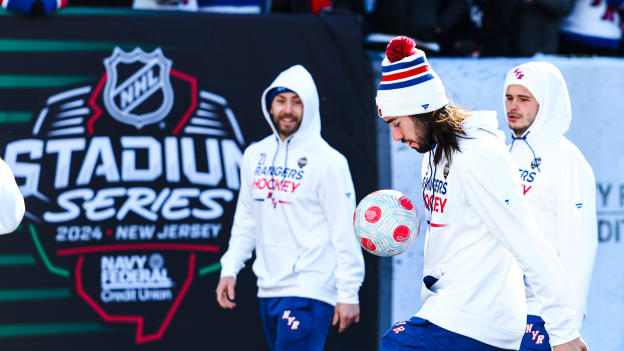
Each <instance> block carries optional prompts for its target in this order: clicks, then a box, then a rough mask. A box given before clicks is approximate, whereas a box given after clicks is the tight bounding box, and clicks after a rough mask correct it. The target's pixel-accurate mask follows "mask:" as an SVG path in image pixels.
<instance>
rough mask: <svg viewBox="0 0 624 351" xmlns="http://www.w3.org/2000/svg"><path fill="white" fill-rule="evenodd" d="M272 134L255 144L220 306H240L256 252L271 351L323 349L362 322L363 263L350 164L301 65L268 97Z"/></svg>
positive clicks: (246, 163)
mask: <svg viewBox="0 0 624 351" xmlns="http://www.w3.org/2000/svg"><path fill="white" fill-rule="evenodd" d="M261 104H262V112H263V113H264V116H265V118H266V120H267V122H268V123H269V126H270V127H271V129H272V130H273V134H272V135H269V136H268V137H266V138H264V139H262V140H261V141H259V142H257V143H255V144H252V145H251V146H249V147H248V148H247V149H246V150H245V152H244V154H243V160H242V164H241V188H240V192H239V195H238V202H237V206H236V213H235V214H234V224H233V226H232V232H231V238H230V242H229V246H228V250H227V252H226V253H225V254H224V255H223V257H222V258H221V266H222V269H221V279H220V281H219V284H218V286H217V302H218V303H219V305H220V306H221V307H223V308H226V309H231V308H234V307H235V306H236V304H235V303H234V296H235V295H234V287H235V284H236V275H237V274H238V272H239V271H240V270H241V269H242V268H243V266H244V265H245V261H246V260H248V259H249V258H250V257H251V254H252V251H253V250H254V249H255V251H256V260H255V262H254V264H253V271H254V273H255V274H256V276H257V277H258V297H259V305H260V314H261V319H262V322H263V325H264V330H265V335H266V338H267V341H268V343H269V347H270V349H271V350H323V347H324V344H325V339H326V336H327V332H328V330H329V326H330V323H331V324H332V325H336V324H338V331H339V332H342V331H343V330H344V329H345V328H347V327H348V326H349V325H350V324H351V323H353V322H358V321H359V315H360V308H359V299H358V291H359V288H360V285H361V284H362V281H363V279H364V259H363V257H362V251H361V248H360V246H359V244H358V243H357V241H356V239H355V235H354V233H353V224H352V218H353V213H354V211H355V193H354V188H353V182H352V180H351V174H350V172H349V166H348V164H347V160H346V158H345V157H344V156H343V155H341V154H340V153H339V152H338V151H336V150H335V149H333V148H332V147H331V146H330V145H329V144H327V142H325V140H323V138H322V137H321V116H320V113H319V98H318V93H317V91H316V85H315V84H314V80H313V79H312V76H311V75H310V73H309V72H308V71H307V70H306V69H305V68H304V67H303V66H300V65H296V66H293V67H290V68H289V69H287V70H285V71H284V72H282V73H280V74H279V75H278V76H277V78H275V80H274V81H273V83H272V84H271V85H270V86H269V87H268V88H267V89H266V90H265V91H264V93H263V94H262V98H261Z"/></svg>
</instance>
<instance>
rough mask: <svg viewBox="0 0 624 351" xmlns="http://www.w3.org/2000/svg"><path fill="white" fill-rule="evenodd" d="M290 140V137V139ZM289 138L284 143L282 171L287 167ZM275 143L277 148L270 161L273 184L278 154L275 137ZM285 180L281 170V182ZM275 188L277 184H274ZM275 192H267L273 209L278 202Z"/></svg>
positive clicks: (277, 139) (276, 138) (277, 140)
mask: <svg viewBox="0 0 624 351" xmlns="http://www.w3.org/2000/svg"><path fill="white" fill-rule="evenodd" d="M291 138H292V137H291ZM291 138H288V140H287V141H286V157H285V158H284V168H283V169H284V170H285V169H286V167H287V165H288V147H289V146H290V140H291ZM275 141H276V142H277V148H276V149H275V153H274V154H273V160H272V161H271V169H272V171H271V182H272V183H273V184H276V183H275V159H276V158H277V154H278V153H279V147H280V145H279V138H278V137H275ZM285 179H286V174H285V172H284V171H283V170H282V182H284V180H285ZM276 186H277V184H276ZM277 194H278V193H277V192H275V193H274V192H269V198H272V199H273V208H276V206H277V203H278V202H279V200H278V199H277V198H276V196H277Z"/></svg>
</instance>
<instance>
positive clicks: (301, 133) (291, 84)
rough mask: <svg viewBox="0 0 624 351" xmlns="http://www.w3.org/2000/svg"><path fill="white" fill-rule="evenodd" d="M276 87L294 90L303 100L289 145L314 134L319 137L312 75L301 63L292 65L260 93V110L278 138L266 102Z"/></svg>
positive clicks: (319, 122) (317, 100) (316, 94)
mask: <svg viewBox="0 0 624 351" xmlns="http://www.w3.org/2000/svg"><path fill="white" fill-rule="evenodd" d="M276 88H286V91H287V90H290V91H292V92H294V93H295V94H297V95H299V98H300V99H301V101H302V102H303V116H302V119H301V125H300V126H299V129H298V130H297V131H296V132H295V133H294V134H293V135H291V136H290V138H289V142H290V145H295V144H301V143H302V142H303V141H305V140H307V139H311V138H313V137H315V136H316V137H320V135H321V114H320V111H319V97H318V92H317V91H316V85H315V84H314V79H313V78H312V75H310V73H309V72H308V71H307V70H306V69H305V68H304V67H303V66H301V65H295V66H292V67H290V68H288V69H286V70H285V71H283V72H282V73H280V74H279V75H278V76H277V77H276V78H275V80H274V81H273V83H271V85H269V87H268V88H266V89H265V90H264V93H262V98H261V99H260V103H261V104H262V112H263V113H264V117H265V118H266V120H267V122H268V123H269V126H271V130H273V134H275V136H277V137H278V140H279V136H278V134H277V129H276V128H275V124H274V123H273V117H272V116H271V114H270V113H269V110H270V108H271V106H268V104H269V103H270V102H271V101H272V100H273V99H271V101H268V99H267V98H268V97H269V96H271V94H272V92H273V90H274V89H276Z"/></svg>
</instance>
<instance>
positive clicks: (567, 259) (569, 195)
mask: <svg viewBox="0 0 624 351" xmlns="http://www.w3.org/2000/svg"><path fill="white" fill-rule="evenodd" d="M561 166H562V167H561V168H560V172H561V174H562V176H561V177H558V178H557V184H556V185H555V186H556V189H557V194H556V201H557V227H558V228H557V229H558V234H559V259H560V260H561V264H562V265H563V268H564V269H565V270H566V272H567V273H568V277H569V278H570V281H571V282H572V286H573V287H574V292H575V293H574V294H573V295H574V300H575V301H574V307H575V308H576V318H575V324H576V327H577V329H579V330H580V329H581V326H582V324H583V317H584V315H585V304H586V302H587V294H588V292H589V285H590V282H591V276H592V271H593V269H594V259H595V257H596V249H597V247H598V228H597V221H596V181H595V179H594V173H593V172H592V170H591V167H589V165H588V164H586V163H585V162H584V160H579V159H570V160H569V161H568V163H567V164H563V165H561Z"/></svg>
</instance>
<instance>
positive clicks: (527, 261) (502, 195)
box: [463, 149, 580, 346]
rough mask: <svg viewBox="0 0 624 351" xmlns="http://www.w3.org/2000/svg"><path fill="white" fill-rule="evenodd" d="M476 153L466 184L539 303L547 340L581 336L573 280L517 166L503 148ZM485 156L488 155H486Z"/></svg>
mask: <svg viewBox="0 0 624 351" xmlns="http://www.w3.org/2000/svg"><path fill="white" fill-rule="evenodd" d="M490 155H491V157H483V156H482V155H479V157H474V158H472V159H470V162H469V163H468V165H467V166H466V167H465V170H466V172H465V175H464V177H463V180H464V183H465V184H464V185H463V186H464V189H466V196H467V198H468V201H469V202H470V205H471V206H473V207H474V208H475V210H476V211H477V213H479V215H480V216H481V218H482V219H483V221H484V223H485V225H486V227H487V228H488V230H489V231H490V232H491V233H492V235H494V237H496V238H497V239H498V240H499V242H500V243H501V245H503V247H505V248H506V249H507V250H508V251H509V252H510V253H511V254H512V255H513V256H514V257H515V259H516V261H517V262H518V264H519V266H520V268H521V269H522V270H523V271H524V274H525V276H526V278H527V279H528V281H529V283H530V284H531V287H532V288H533V292H534V293H535V295H536V297H537V299H538V300H539V302H540V303H541V305H542V316H541V317H542V318H543V319H544V321H545V322H546V329H547V330H548V334H549V336H550V344H551V345H553V346H556V345H560V344H563V343H566V342H569V341H571V340H574V339H576V338H577V337H579V335H580V334H579V332H578V331H577V329H576V325H575V323H574V316H575V310H574V307H573V306H574V299H573V297H572V295H571V294H569V293H568V292H569V291H571V290H572V285H571V283H570V281H569V279H568V277H567V275H566V273H565V271H564V270H563V267H562V266H561V263H560V262H559V259H558V258H557V256H556V253H555V251H554V250H553V249H552V247H551V246H550V244H549V243H548V242H547V241H546V239H545V238H544V235H543V234H542V233H541V231H540V229H539V227H538V225H537V224H536V223H535V221H534V220H533V219H532V217H531V215H530V214H529V207H528V204H527V203H526V199H525V198H524V196H523V195H522V192H520V191H519V190H518V189H520V183H519V179H518V177H517V174H516V173H517V170H516V169H517V167H516V166H515V164H514V162H513V160H512V158H511V156H510V155H509V154H508V153H507V152H506V150H502V149H501V150H500V152H498V153H491V154H490ZM490 155H488V156H490Z"/></svg>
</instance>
